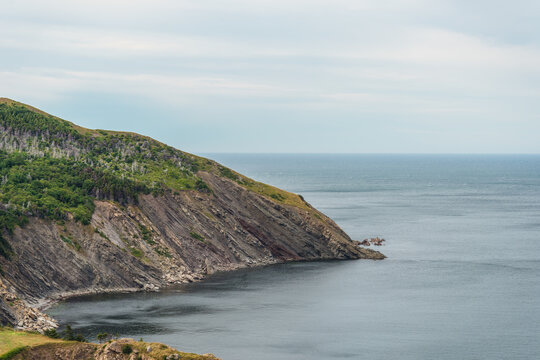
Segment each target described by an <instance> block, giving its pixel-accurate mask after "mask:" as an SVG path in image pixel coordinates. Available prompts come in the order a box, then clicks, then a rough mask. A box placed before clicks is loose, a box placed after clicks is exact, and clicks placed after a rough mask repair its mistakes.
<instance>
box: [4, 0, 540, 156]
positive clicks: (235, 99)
mask: <svg viewBox="0 0 540 360" xmlns="http://www.w3.org/2000/svg"><path fill="white" fill-rule="evenodd" d="M0 8H1V11H0V96H4V97H9V98H12V99H15V100H18V101H22V102H25V103H29V104H32V105H34V106H37V107H39V108H42V109H43V110H45V111H47V112H49V113H52V114H54V115H58V116H60V117H62V118H65V119H67V120H71V121H73V122H76V123H78V124H80V125H83V126H86V127H90V128H105V129H115V130H128V131H136V132H139V133H143V134H146V135H150V136H152V137H155V138H157V139H159V140H161V141H164V142H166V143H168V144H170V145H173V146H175V147H178V148H180V149H182V150H186V151H190V152H195V153H205V152H317V153H322V152H347V153H356V152H360V153H540V1H538V0H531V1H520V0H517V1H499V0H490V1H487V0H486V1H484V0H472V1H471V0H370V1H361V0H356V1H351V0H331V1H330V0H327V1H321V0H196V1H183V0H162V1H160V0H152V1H142V0H129V1H118V0H108V1H102V0H92V1H86V0H77V1H73V0H71V1H37V0H34V1H25V0H17V1H9V0H1V7H0Z"/></svg>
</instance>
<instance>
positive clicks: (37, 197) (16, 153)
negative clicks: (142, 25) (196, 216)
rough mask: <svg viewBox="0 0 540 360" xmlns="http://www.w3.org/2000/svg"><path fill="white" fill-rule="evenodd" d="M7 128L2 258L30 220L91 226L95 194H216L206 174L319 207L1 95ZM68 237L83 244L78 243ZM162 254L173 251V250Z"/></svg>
mask: <svg viewBox="0 0 540 360" xmlns="http://www.w3.org/2000/svg"><path fill="white" fill-rule="evenodd" d="M0 130H1V131H0V256H3V257H6V258H9V257H10V255H11V253H12V248H11V246H10V244H9V243H8V241H7V240H6V239H5V235H6V234H10V233H12V232H13V230H14V229H15V228H16V227H17V226H24V224H26V223H27V221H28V218H29V217H32V216H35V217H40V218H45V219H51V220H55V221H57V222H58V223H59V224H63V222H64V221H65V220H67V219H70V218H71V217H73V219H74V220H76V221H79V222H81V223H82V224H84V225H88V224H89V223H90V220H91V218H92V214H93V212H94V200H95V199H99V200H110V201H115V202H117V203H118V204H120V206H127V205H129V204H136V203H137V199H138V197H139V195H141V194H150V193H151V194H154V195H160V194H163V193H164V192H165V191H171V192H172V193H175V194H179V192H180V191H184V190H195V191H199V192H202V193H207V194H211V193H212V189H211V188H210V187H209V186H208V184H207V183H206V182H205V181H204V180H203V179H202V178H201V177H200V176H199V175H197V173H198V172H199V171H205V172H210V173H214V174H216V175H219V176H222V177H225V178H228V179H230V180H232V181H235V182H236V183H237V184H239V185H240V186H243V187H245V188H247V189H249V190H251V191H254V192H256V193H259V194H261V195H263V196H266V197H267V198H269V199H271V200H273V201H277V202H279V203H283V204H286V205H292V206H296V207H299V208H303V209H307V210H309V211H313V210H312V209H311V208H310V207H309V206H308V205H307V203H305V201H303V199H301V198H300V197H299V196H298V195H295V194H291V193H288V192H286V191H283V190H280V189H277V188H274V187H272V186H269V185H265V184H262V183H259V182H256V181H254V180H251V179H249V178H247V177H244V176H242V175H240V174H238V173H236V172H234V171H232V170H230V169H228V168H226V167H224V166H221V165H219V164H217V163H216V162H214V161H211V160H208V159H204V158H201V157H197V156H194V155H191V154H187V153H184V152H182V151H180V150H176V149H174V148H172V147H170V146H167V145H165V144H162V143H160V142H158V141H156V140H153V139H151V138H148V137H145V136H141V135H138V134H134V133H126V132H117V131H106V130H90V129H85V128H82V127H79V126H76V125H74V124H72V123H70V122H68V121H65V120H62V119H59V118H57V117H54V116H51V115H49V114H46V113H44V112H42V111H39V110H37V109H34V108H32V107H30V106H27V105H24V104H20V103H17V102H15V101H11V100H8V99H1V98H0ZM140 229H141V235H142V237H143V239H144V240H145V241H146V242H147V243H148V244H150V245H154V244H155V242H154V241H153V239H152V234H151V230H149V229H147V228H145V227H144V226H142V225H141V228H140ZM99 234H100V235H101V236H103V237H105V236H104V234H102V233H99ZM66 239H67V240H69V241H71V243H70V242H69V241H66V240H64V239H63V240H64V241H65V242H66V243H67V244H68V245H70V246H71V245H72V246H73V247H74V248H77V245H78V244H76V242H74V241H73V240H72V239H69V238H66ZM203 239H204V238H203ZM201 241H202V240H201ZM156 251H157V252H158V253H160V255H163V256H170V255H167V253H166V250H159V249H157V250H156Z"/></svg>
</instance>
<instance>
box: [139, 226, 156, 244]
mask: <svg viewBox="0 0 540 360" xmlns="http://www.w3.org/2000/svg"><path fill="white" fill-rule="evenodd" d="M139 229H140V230H141V236H142V238H143V240H144V241H146V242H147V243H148V244H149V245H154V244H155V243H156V242H155V241H154V240H152V230H150V229H148V228H147V227H146V226H144V225H143V224H139Z"/></svg>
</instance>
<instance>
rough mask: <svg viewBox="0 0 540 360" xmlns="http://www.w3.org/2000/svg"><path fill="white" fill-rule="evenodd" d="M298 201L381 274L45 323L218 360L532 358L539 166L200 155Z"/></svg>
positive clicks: (192, 289) (212, 282)
mask: <svg viewBox="0 0 540 360" xmlns="http://www.w3.org/2000/svg"><path fill="white" fill-rule="evenodd" d="M207 156H208V157H210V158H213V159H215V160H217V161H219V162H221V163H223V164H225V165H227V166H230V167H231V168H233V169H235V170H237V171H239V172H241V173H243V174H245V175H247V176H250V177H252V178H254V179H256V180H260V181H263V182H266V183H270V184H272V185H276V186H278V187H281V188H284V189H286V190H289V191H293V192H296V193H300V194H302V195H303V196H304V198H305V199H306V200H307V201H308V202H310V203H311V204H312V205H313V206H315V207H317V208H318V209H319V210H321V211H323V212H324V213H326V214H327V215H329V216H330V217H332V218H333V219H334V220H335V221H336V222H337V223H338V224H339V225H340V226H341V227H342V228H343V229H344V230H345V231H346V232H347V233H348V234H349V235H350V236H351V237H352V238H353V239H356V240H362V239H364V238H366V237H372V236H382V237H384V238H385V239H386V240H387V243H386V245H385V246H382V247H380V248H379V249H380V251H382V252H383V253H384V254H386V255H387V256H388V258H387V259H386V260H383V261H371V260H360V261H342V262H339V261H334V262H314V263H292V264H285V265H276V266H270V267H265V268H260V269H256V270H249V271H239V272H235V273H228V274H219V275H216V276H213V277H211V278H209V279H208V280H207V281H204V282H202V283H198V284H190V285H186V286H181V287H178V288H174V289H169V290H166V291H163V292H161V293H151V294H131V295H107V296H91V297H84V298H79V299H72V300H70V301H67V302H64V303H62V304H59V305H57V306H55V307H54V308H52V309H50V311H49V313H50V314H51V315H53V316H54V317H56V318H57V319H59V320H61V321H62V322H64V323H70V324H72V325H73V327H74V328H76V330H77V331H79V332H82V333H83V334H84V335H85V336H87V337H89V338H90V339H95V335H96V334H97V333H98V332H109V333H118V334H119V335H120V336H127V337H133V338H136V339H139V338H141V337H142V338H143V339H144V340H145V341H159V342H164V343H167V344H169V345H172V346H174V347H177V348H178V349H180V350H183V351H190V352H197V353H208V352H210V353H214V354H215V355H217V356H218V357H221V358H223V359H224V360H248V359H249V360H252V359H258V360H269V359H272V360H275V359H280V360H289V359H291V360H293V359H294V360H307V359H385V360H388V359H400V360H405V359H411V360H419V359H448V360H461V359H490V360H494V359H509V360H518V359H540V156H537V155H504V156H503V155H501V156H499V155H489V156H488V155H260V154H256V155H255V154H253V155H235V154H210V155H207Z"/></svg>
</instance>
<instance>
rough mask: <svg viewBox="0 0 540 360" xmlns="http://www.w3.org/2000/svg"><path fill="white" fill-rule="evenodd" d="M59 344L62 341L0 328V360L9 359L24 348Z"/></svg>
mask: <svg viewBox="0 0 540 360" xmlns="http://www.w3.org/2000/svg"><path fill="white" fill-rule="evenodd" d="M59 342H63V340H59V339H51V338H49V337H46V336H44V335H40V334H37V333H29V332H24V331H15V330H13V329H9V328H0V360H5V359H10V358H11V357H13V356H15V355H17V354H18V353H19V352H21V351H23V350H24V349H26V347H31V346H37V345H43V344H49V343H59ZM8 355H9V357H8Z"/></svg>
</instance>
